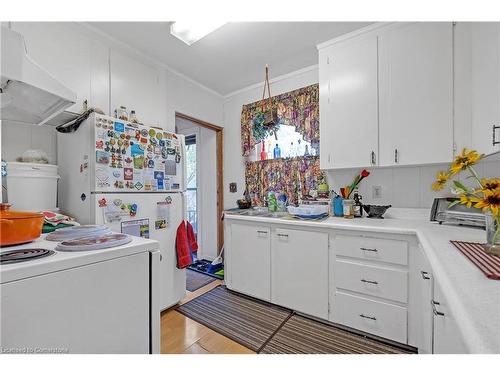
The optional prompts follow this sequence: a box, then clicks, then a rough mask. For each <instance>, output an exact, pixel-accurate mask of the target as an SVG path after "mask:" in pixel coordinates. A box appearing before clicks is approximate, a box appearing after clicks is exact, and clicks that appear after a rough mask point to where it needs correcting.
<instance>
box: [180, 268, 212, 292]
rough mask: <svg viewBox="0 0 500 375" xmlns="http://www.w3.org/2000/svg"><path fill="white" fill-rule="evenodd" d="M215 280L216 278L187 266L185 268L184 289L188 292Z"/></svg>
mask: <svg viewBox="0 0 500 375" xmlns="http://www.w3.org/2000/svg"><path fill="white" fill-rule="evenodd" d="M215 280H217V279H216V278H215V277H213V276H209V275H206V274H204V273H201V272H197V271H193V270H191V269H189V268H188V269H187V270H186V290H189V291H190V292H194V291H195V290H198V289H200V288H201V287H204V286H205V285H208V284H210V283H211V282H212V281H215Z"/></svg>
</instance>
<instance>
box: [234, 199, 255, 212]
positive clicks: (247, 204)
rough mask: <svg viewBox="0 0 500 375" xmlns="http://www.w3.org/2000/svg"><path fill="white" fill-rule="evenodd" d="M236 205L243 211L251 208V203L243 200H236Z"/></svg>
mask: <svg viewBox="0 0 500 375" xmlns="http://www.w3.org/2000/svg"><path fill="white" fill-rule="evenodd" d="M236 204H238V208H240V209H242V210H244V209H248V208H251V207H252V202H250V201H247V200H244V199H238V200H237V201H236Z"/></svg>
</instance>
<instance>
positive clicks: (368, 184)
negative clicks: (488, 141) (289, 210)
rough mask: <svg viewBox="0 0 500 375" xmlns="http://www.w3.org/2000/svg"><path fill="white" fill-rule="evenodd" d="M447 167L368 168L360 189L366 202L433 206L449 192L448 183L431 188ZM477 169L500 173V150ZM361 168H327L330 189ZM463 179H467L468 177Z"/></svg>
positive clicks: (488, 174) (481, 172)
mask: <svg viewBox="0 0 500 375" xmlns="http://www.w3.org/2000/svg"><path fill="white" fill-rule="evenodd" d="M447 168H448V164H439V165H429V166H412V167H384V168H372V169H370V168H367V169H368V170H369V171H370V173H371V174H370V176H368V177H367V178H366V179H365V180H363V181H362V182H361V184H360V189H359V191H360V194H361V195H362V197H363V203H365V204H391V205H392V206H393V207H408V208H430V207H431V205H432V201H433V199H434V198H435V197H442V196H448V195H450V186H449V185H447V186H446V187H445V188H444V189H443V190H442V191H439V192H435V191H432V189H431V184H432V183H433V182H434V180H435V178H436V173H437V172H438V171H441V170H446V169H447ZM475 169H476V172H477V173H478V174H479V176H481V177H499V176H500V153H497V154H494V155H490V156H488V157H487V158H485V159H483V160H482V161H481V162H480V163H479V164H478V165H477V166H476V167H475ZM359 171H360V169H359V168H357V169H342V170H330V171H327V173H326V175H327V178H328V183H329V185H330V189H334V190H335V191H338V190H339V187H340V186H345V185H349V184H350V183H351V182H352V179H353V177H354V176H355V175H356V174H357V173H359ZM464 176H465V175H464ZM464 178H465V177H464ZM462 180H463V179H462ZM463 182H464V183H467V181H463ZM376 187H380V189H379V191H380V195H381V197H380V198H374V194H373V193H374V189H376Z"/></svg>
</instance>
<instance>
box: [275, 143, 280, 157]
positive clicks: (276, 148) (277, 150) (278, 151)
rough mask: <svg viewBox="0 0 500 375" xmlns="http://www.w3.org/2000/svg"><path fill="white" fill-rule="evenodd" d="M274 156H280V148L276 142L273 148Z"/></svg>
mask: <svg viewBox="0 0 500 375" xmlns="http://www.w3.org/2000/svg"><path fill="white" fill-rule="evenodd" d="M274 158H275V159H279V158H281V149H280V146H278V144H277V143H276V147H275V148H274Z"/></svg>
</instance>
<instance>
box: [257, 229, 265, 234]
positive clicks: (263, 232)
mask: <svg viewBox="0 0 500 375" xmlns="http://www.w3.org/2000/svg"><path fill="white" fill-rule="evenodd" d="M257 233H259V234H267V232H266V231H265V230H258V231H257Z"/></svg>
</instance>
